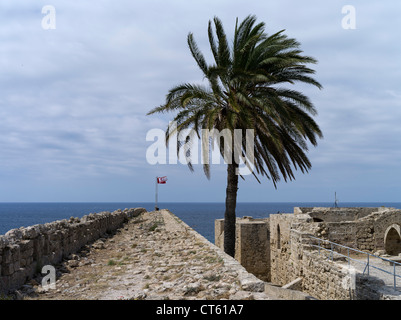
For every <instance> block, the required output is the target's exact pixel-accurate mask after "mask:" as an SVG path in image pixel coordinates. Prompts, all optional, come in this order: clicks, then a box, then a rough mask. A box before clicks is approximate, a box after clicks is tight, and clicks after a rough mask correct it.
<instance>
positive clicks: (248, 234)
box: [215, 218, 270, 281]
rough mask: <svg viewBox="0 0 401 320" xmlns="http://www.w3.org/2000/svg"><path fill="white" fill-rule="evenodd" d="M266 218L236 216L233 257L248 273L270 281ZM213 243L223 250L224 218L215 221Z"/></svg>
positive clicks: (267, 222)
mask: <svg viewBox="0 0 401 320" xmlns="http://www.w3.org/2000/svg"><path fill="white" fill-rule="evenodd" d="M268 224H269V221H268V219H252V218H242V219H240V218H237V221H236V242H235V259H236V260H237V261H238V262H240V263H241V265H242V266H243V267H244V268H245V269H246V270H247V271H248V272H250V273H252V274H254V275H255V276H257V277H258V278H259V279H261V280H264V281H270V239H269V238H270V234H269V227H268ZM215 245H216V246H217V247H219V248H220V249H222V250H224V219H218V220H216V221H215Z"/></svg>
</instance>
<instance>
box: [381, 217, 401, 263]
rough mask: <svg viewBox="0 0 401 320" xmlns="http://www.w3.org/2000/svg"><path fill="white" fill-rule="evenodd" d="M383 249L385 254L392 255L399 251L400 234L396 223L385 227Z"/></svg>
mask: <svg viewBox="0 0 401 320" xmlns="http://www.w3.org/2000/svg"><path fill="white" fill-rule="evenodd" d="M384 249H385V250H386V253H387V254H389V255H392V256H397V255H398V254H400V253H401V235H400V226H399V225H398V224H393V225H391V226H389V227H388V228H387V230H386V232H385V234H384Z"/></svg>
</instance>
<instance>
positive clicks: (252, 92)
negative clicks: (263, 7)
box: [148, 15, 323, 256]
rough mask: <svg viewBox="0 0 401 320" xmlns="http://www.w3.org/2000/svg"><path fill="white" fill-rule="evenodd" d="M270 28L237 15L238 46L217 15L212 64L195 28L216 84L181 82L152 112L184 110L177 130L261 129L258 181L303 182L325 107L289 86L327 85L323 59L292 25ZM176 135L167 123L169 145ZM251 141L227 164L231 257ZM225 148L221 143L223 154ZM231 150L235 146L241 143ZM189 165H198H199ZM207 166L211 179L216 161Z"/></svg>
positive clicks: (201, 61)
mask: <svg viewBox="0 0 401 320" xmlns="http://www.w3.org/2000/svg"><path fill="white" fill-rule="evenodd" d="M213 24H214V28H213ZM264 29H265V24H264V23H258V24H256V17H255V16H252V15H250V16H248V17H246V18H245V19H244V20H243V21H242V22H241V23H240V24H239V23H238V18H237V20H236V25H235V33H234V39H233V42H232V45H230V44H229V42H228V40H227V37H226V34H225V32H224V29H223V25H222V23H221V21H220V20H219V18H217V17H215V18H214V19H213V21H209V27H208V36H209V43H210V48H211V51H212V54H213V57H214V63H213V64H210V65H209V64H207V63H206V60H205V58H204V56H203V54H202V53H201V51H200V50H199V48H198V46H197V43H196V42H195V40H194V37H193V34H192V33H189V35H188V45H189V49H190V51H191V53H192V56H193V57H194V59H195V61H196V63H197V64H198V66H199V68H200V69H201V70H202V72H203V75H204V77H205V79H206V80H207V83H208V84H207V85H200V84H190V83H184V84H181V85H178V86H176V87H174V88H172V89H171V90H170V91H169V93H168V94H167V96H166V101H165V104H163V105H161V106H159V107H156V108H154V109H152V110H151V111H150V112H149V113H148V114H154V113H158V112H169V111H171V112H178V113H177V114H176V116H175V118H174V121H175V122H176V124H177V127H176V130H177V131H180V130H183V129H187V128H191V129H193V130H194V131H195V132H196V134H197V136H198V138H200V134H199V133H200V131H201V129H208V130H212V129H218V130H223V129H229V130H230V132H234V130H242V132H244V133H245V130H246V129H251V130H253V133H254V144H253V147H254V159H252V165H253V168H254V170H253V175H254V177H255V178H256V179H257V180H258V181H259V179H258V177H257V175H261V176H265V177H267V178H268V179H270V180H271V181H272V182H273V184H274V187H275V188H277V182H278V181H279V180H280V177H281V176H282V178H283V179H284V181H288V180H293V179H295V176H294V173H293V169H295V170H297V169H300V170H301V172H302V173H305V172H308V170H309V169H310V168H311V163H310V161H309V159H308V158H307V156H306V152H307V151H308V143H311V144H312V145H313V146H316V145H317V137H319V138H322V137H323V135H322V132H321V131H320V129H319V126H318V125H317V123H316V122H315V121H314V120H313V118H312V116H314V115H316V114H317V112H316V109H315V107H314V105H313V104H312V102H311V101H310V99H309V98H308V97H307V96H305V95H304V94H302V93H301V92H299V91H296V90H293V89H288V88H286V85H294V84H296V83H305V84H310V85H313V86H316V87H317V88H319V89H320V88H322V86H321V85H320V84H319V83H318V82H317V81H316V80H314V79H313V77H312V76H311V75H312V74H314V73H315V71H314V70H312V69H310V68H308V67H307V66H306V65H307V64H315V63H317V61H316V60H315V59H314V58H312V57H309V56H304V55H302V51H301V50H300V48H299V47H300V43H299V42H297V41H296V40H295V39H292V38H289V37H287V36H286V35H285V34H284V33H283V32H284V31H285V30H282V31H280V32H277V33H274V34H272V35H268V34H266V33H265V30H264ZM172 133H173V132H172V130H171V128H167V132H166V142H168V141H169V138H170V137H171V136H172ZM242 136H243V137H245V134H243V135H242ZM212 139H213V137H212ZM245 144H246V142H245V139H242V141H241V142H240V148H241V152H242V153H241V155H240V156H238V155H237V156H235V154H234V153H233V155H232V158H231V159H230V160H232V161H228V162H227V189H226V209H225V215H224V220H225V223H224V251H225V252H226V253H228V254H229V255H231V256H234V254H235V220H236V216H235V209H236V199H237V190H238V176H239V175H238V167H239V163H240V162H239V161H240V159H239V158H240V157H243V156H244V150H245V148H246V145H245ZM221 145H223V144H221ZM225 147H227V146H225ZM225 147H224V146H220V153H221V154H222V155H223V152H224V150H225ZM228 147H231V150H234V148H235V147H236V146H234V145H232V146H228ZM177 149H178V148H177ZM244 162H245V163H246V164H249V159H246V157H245V161H244ZM188 165H189V168H190V169H191V170H193V168H192V164H191V162H189V163H188ZM203 167H204V171H205V174H206V176H207V178H208V179H209V178H210V168H209V164H204V165H203ZM255 171H256V172H255ZM259 183H260V181H259Z"/></svg>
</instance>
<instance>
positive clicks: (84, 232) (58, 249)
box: [0, 208, 146, 294]
mask: <svg viewBox="0 0 401 320" xmlns="http://www.w3.org/2000/svg"><path fill="white" fill-rule="evenodd" d="M144 211H146V209H144V208H135V209H125V210H116V211H114V212H100V213H96V214H92V213H91V214H89V215H86V216H83V217H82V218H73V217H72V218H70V219H69V220H66V219H65V220H59V221H54V222H51V223H46V224H40V225H34V226H30V227H26V228H24V227H22V228H19V229H12V230H10V231H8V232H7V233H6V234H5V235H3V236H0V293H2V294H4V293H7V292H8V291H10V290H14V289H16V288H18V287H20V286H21V285H23V284H24V283H25V282H26V281H27V280H29V279H30V278H32V277H33V275H35V274H37V273H40V272H41V270H42V267H43V266H44V265H54V264H57V263H59V262H60V261H62V259H64V258H67V257H68V256H69V255H70V254H72V253H75V252H77V251H79V249H80V248H82V247H83V246H84V245H87V244H89V243H91V242H93V241H95V240H97V239H98V238H100V237H101V236H102V235H104V234H105V233H112V232H114V231H115V230H116V229H118V228H120V227H121V226H122V225H123V224H124V222H126V221H128V219H130V218H131V217H133V216H137V215H139V214H140V213H141V212H144Z"/></svg>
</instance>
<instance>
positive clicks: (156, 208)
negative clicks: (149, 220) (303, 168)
mask: <svg viewBox="0 0 401 320" xmlns="http://www.w3.org/2000/svg"><path fill="white" fill-rule="evenodd" d="M157 191H158V190H157V177H156V199H155V200H156V202H155V211H159V208H158V207H157Z"/></svg>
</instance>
